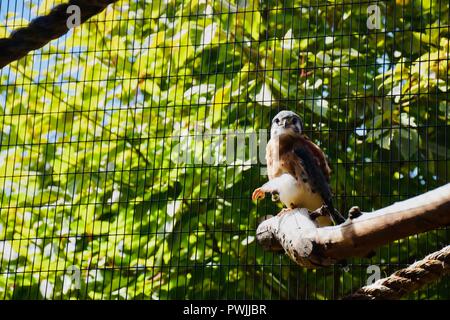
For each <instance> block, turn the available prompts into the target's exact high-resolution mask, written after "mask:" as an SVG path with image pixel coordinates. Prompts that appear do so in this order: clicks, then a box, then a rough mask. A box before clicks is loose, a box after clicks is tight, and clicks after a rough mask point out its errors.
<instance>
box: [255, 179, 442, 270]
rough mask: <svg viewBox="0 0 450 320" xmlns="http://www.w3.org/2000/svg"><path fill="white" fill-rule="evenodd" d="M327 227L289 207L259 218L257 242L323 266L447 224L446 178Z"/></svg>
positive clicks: (304, 262) (299, 260)
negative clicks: (420, 191)
mask: <svg viewBox="0 0 450 320" xmlns="http://www.w3.org/2000/svg"><path fill="white" fill-rule="evenodd" d="M351 211H352V212H351V215H350V216H352V217H353V219H351V218H349V219H347V220H346V221H345V222H344V223H343V224H340V225H338V226H332V227H322V228H318V227H317V225H316V223H315V222H314V221H313V220H312V219H311V218H310V213H309V212H308V211H307V210H306V209H294V210H291V211H290V212H289V211H288V212H286V213H283V214H281V215H278V216H275V217H272V218H270V219H268V220H266V221H264V222H262V223H261V224H260V225H259V226H258V229H257V232H256V237H257V241H258V243H259V244H260V245H262V247H263V248H264V249H266V250H269V251H277V250H280V249H283V250H284V251H285V252H286V254H287V255H288V256H289V257H290V258H291V259H292V260H293V261H295V262H296V263H297V264H299V265H301V266H304V267H309V268H316V267H323V266H329V265H331V264H333V263H336V262H337V261H340V260H343V259H346V258H350V257H366V256H367V255H368V254H369V253H370V252H371V251H373V249H375V248H377V247H379V246H382V245H385V244H387V243H389V242H392V241H395V240H398V239H402V238H405V237H408V236H411V235H414V234H418V233H422V232H426V231H429V230H433V229H437V228H440V227H443V226H446V225H449V224H450V183H449V184H447V185H444V186H442V187H440V188H437V189H435V190H433V191H429V192H427V193H424V194H422V195H419V196H417V197H414V198H411V199H408V200H405V201H401V202H397V203H395V204H393V205H391V206H388V207H386V208H383V209H379V210H376V211H373V212H370V213H362V215H360V214H359V213H358V212H357V211H358V210H355V208H352V210H351Z"/></svg>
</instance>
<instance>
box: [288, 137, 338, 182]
mask: <svg viewBox="0 0 450 320" xmlns="http://www.w3.org/2000/svg"><path fill="white" fill-rule="evenodd" d="M296 145H298V146H303V147H304V148H306V150H308V151H309V152H310V153H311V154H312V155H313V157H314V159H315V162H316V163H317V165H318V166H319V168H320V169H321V171H322V173H323V174H324V176H325V178H326V179H327V181H328V182H329V181H330V175H331V169H330V166H329V165H328V161H327V158H326V156H325V153H323V151H322V149H320V148H319V146H318V145H316V144H315V143H314V142H312V141H311V140H310V139H309V138H308V137H307V136H305V135H303V136H301V137H300V139H299V140H298V141H297V143H296Z"/></svg>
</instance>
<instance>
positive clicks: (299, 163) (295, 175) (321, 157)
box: [252, 111, 343, 225]
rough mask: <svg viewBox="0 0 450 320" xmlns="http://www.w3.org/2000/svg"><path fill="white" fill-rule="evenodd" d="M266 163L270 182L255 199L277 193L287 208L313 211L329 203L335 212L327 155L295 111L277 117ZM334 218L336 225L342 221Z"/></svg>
mask: <svg viewBox="0 0 450 320" xmlns="http://www.w3.org/2000/svg"><path fill="white" fill-rule="evenodd" d="M266 161H267V173H268V176H269V182H267V183H266V184H264V185H263V186H262V187H261V188H258V189H256V190H255V191H254V193H253V196H252V198H253V199H258V198H263V197H264V193H266V192H270V193H272V194H278V195H279V199H280V200H281V202H282V203H283V204H284V205H285V206H286V207H288V208H307V209H308V210H310V211H313V210H316V209H318V208H319V207H321V206H322V205H323V204H326V205H327V206H328V208H329V209H330V211H331V212H332V213H334V212H335V210H334V207H333V204H332V194H331V189H330V186H329V181H330V174H331V170H330V167H329V166H328V162H327V160H326V158H325V154H324V153H323V151H322V150H321V149H320V148H319V147H318V146H317V145H316V144H315V143H314V142H312V141H311V140H310V139H309V138H308V137H307V136H306V135H305V134H303V125H302V121H301V119H300V117H299V116H298V115H297V114H295V113H294V112H292V111H281V112H280V113H278V114H277V115H276V116H275V117H274V119H273V121H272V128H271V139H270V141H269V142H268V144H267V148H266ZM333 218H334V220H335V222H342V220H343V218H342V216H340V215H339V214H338V213H335V214H333ZM336 220H337V221H336ZM319 223H320V224H321V225H329V224H331V220H330V219H322V221H319Z"/></svg>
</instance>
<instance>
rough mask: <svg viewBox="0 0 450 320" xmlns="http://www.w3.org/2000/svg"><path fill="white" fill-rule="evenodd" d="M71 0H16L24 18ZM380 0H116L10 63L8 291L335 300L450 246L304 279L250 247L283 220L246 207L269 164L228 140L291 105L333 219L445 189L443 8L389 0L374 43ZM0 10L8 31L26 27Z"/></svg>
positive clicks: (5, 94)
mask: <svg viewBox="0 0 450 320" xmlns="http://www.w3.org/2000/svg"><path fill="white" fill-rule="evenodd" d="M61 2H63V1H50V0H47V1H40V2H39V5H37V4H36V2H35V1H25V3H26V4H29V6H30V8H31V10H32V11H31V12H32V13H33V15H32V16H35V15H38V14H45V13H46V12H48V10H49V9H50V8H51V7H53V6H54V5H55V4H57V3H61ZM6 3H8V1H6ZM369 5H370V3H367V2H361V3H359V2H355V1H352V2H350V1H345V0H329V1H324V0H285V1H281V2H280V1H275V0H264V1H257V0H247V1H240V0H236V2H235V1H234V0H231V1H230V2H229V1H226V0H193V1H179V0H168V1H162V0H155V1H141V0H139V1H120V2H118V3H117V4H115V5H113V6H111V7H109V8H108V9H107V10H106V11H105V12H103V13H102V14H100V15H99V16H97V17H94V18H93V19H91V20H90V21H89V22H87V23H85V24H83V25H82V26H80V27H77V28H75V29H73V30H72V31H71V32H70V33H69V34H68V35H67V36H65V37H63V38H61V39H58V40H55V41H53V42H52V43H50V44H49V45H47V46H46V47H44V48H43V49H41V50H37V51H36V52H34V53H31V54H30V55H28V56H27V57H25V58H23V59H21V60H20V61H18V62H15V63H12V64H11V65H10V66H8V67H6V68H4V69H3V70H1V71H0V144H1V146H0V194H1V197H0V206H1V209H0V296H1V297H3V298H6V299H11V298H21V299H24V298H53V299H69V298H82V299H100V298H104V299H105V298H107V299H134V298H136V299H150V298H151V299H170V298H190V299H195V298H262V299H267V298H283V299H284V298H300V299H303V298H315V299H324V298H331V297H339V296H340V295H341V294H344V293H348V292H349V291H350V290H352V289H356V288H358V287H360V286H361V285H363V284H365V280H366V278H367V274H366V268H367V266H368V265H370V264H376V265H380V267H381V268H382V270H383V271H384V272H387V273H390V272H392V271H394V270H396V269H398V268H399V267H402V266H404V265H405V264H408V263H411V262H412V261H414V259H415V258H420V257H422V256H424V255H425V254H426V253H428V252H429V251H431V250H433V249H437V248H440V247H441V246H442V245H443V244H448V231H447V230H446V229H443V230H438V231H436V232H431V233H427V234H424V235H420V236H417V237H412V238H410V239H405V240H402V241H399V242H396V243H394V244H392V245H390V246H388V247H383V248H381V249H380V250H378V252H377V255H376V256H375V257H374V258H372V260H369V259H362V260H359V259H358V260H354V261H353V263H350V265H349V268H350V270H348V271H345V270H341V269H340V268H339V267H338V266H336V267H333V268H328V269H320V270H313V271H311V270H309V271H308V270H303V269H300V268H298V267H297V266H294V265H292V263H290V262H289V261H288V259H286V258H285V257H284V256H283V255H279V254H269V253H264V252H263V251H262V250H261V248H259V247H258V246H257V245H256V244H255V240H254V239H255V237H254V236H255V228H256V225H257V222H258V218H259V217H260V216H262V215H264V214H273V213H275V212H277V210H278V209H279V208H278V207H277V205H276V204H274V203H271V202H270V201H269V200H265V201H262V202H260V203H258V204H256V203H252V202H251V199H250V195H251V192H252V191H253V189H254V188H256V187H257V186H260V185H261V183H263V182H264V181H265V180H266V179H267V177H265V176H264V175H261V172H263V171H261V169H262V168H264V163H262V161H263V159H261V158H258V159H254V158H252V159H232V161H228V160H230V159H227V161H219V160H220V159H222V158H223V157H224V154H225V150H226V141H225V139H219V137H221V136H222V137H223V136H224V134H225V133H226V132H229V131H233V132H235V131H238V132H243V133H251V132H256V131H258V130H266V129H267V128H268V127H269V126H270V120H271V117H272V116H273V115H274V114H275V113H276V112H277V111H278V110H280V109H290V110H294V111H296V112H297V113H298V114H299V115H301V117H302V118H303V119H304V124H305V130H306V131H307V133H308V135H310V136H311V137H312V139H313V140H314V141H315V142H316V143H318V144H319V145H320V146H321V148H322V149H323V150H324V151H325V152H326V153H327V155H328V157H329V160H330V164H331V167H332V168H333V172H334V173H333V176H332V181H331V182H332V187H333V190H334V193H335V196H336V200H335V201H336V203H337V207H338V208H339V210H341V211H342V212H345V211H346V209H348V208H350V207H351V206H353V205H359V206H360V207H361V208H362V209H363V210H366V211H367V210H372V209H374V208H379V207H382V206H385V205H388V204H391V203H393V202H394V201H397V200H400V199H405V198H408V197H410V196H413V195H416V194H420V193H422V192H424V191H426V190H429V189H432V188H434V187H437V186H439V185H442V184H444V183H447V182H448V177H449V171H450V161H449V142H448V137H449V134H450V132H449V126H448V125H449V122H450V120H449V110H450V109H449V96H448V90H449V74H450V73H449V72H450V71H449V62H448V61H449V51H450V46H449V37H450V32H449V17H450V16H449V14H450V13H449V3H448V1H444V0H420V1H419V0H397V1H385V2H378V5H379V8H380V13H381V19H382V20H381V29H378V30H377V29H375V30H370V29H368V27H367V19H368V12H367V8H368V6H369ZM2 6H3V3H2ZM9 10H10V11H12V12H10V13H9V14H8V15H7V16H6V17H4V20H3V21H0V36H7V35H8V34H9V33H10V32H11V31H12V30H13V29H15V28H17V26H19V25H20V24H22V23H24V22H26V20H29V19H30V18H32V17H28V16H25V15H24V14H23V12H25V11H27V10H25V9H24V10H16V11H14V8H12V7H9ZM260 143H261V141H260ZM247 144H248V141H247V143H244V144H239V143H238V144H237V146H236V148H237V150H242V149H243V148H244V147H245V146H246V145H247ZM244 152H245V151H244ZM247 153H248V150H247ZM220 157H222V158H220ZM72 266H74V267H75V268H76V269H78V270H80V275H81V281H80V288H77V286H76V282H74V281H72V280H73V277H72V273H73V272H70V271H68V270H72V269H71V268H74V267H72ZM415 297H418V298H425V297H428V298H449V291H448V286H447V289H445V286H444V282H443V284H442V285H441V286H435V287H430V288H429V289H428V290H427V291H424V292H419V293H418V294H417V295H416V296H415Z"/></svg>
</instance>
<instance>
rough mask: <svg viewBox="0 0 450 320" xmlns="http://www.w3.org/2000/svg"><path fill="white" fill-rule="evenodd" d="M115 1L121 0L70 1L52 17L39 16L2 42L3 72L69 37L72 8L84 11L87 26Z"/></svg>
mask: <svg viewBox="0 0 450 320" xmlns="http://www.w3.org/2000/svg"><path fill="white" fill-rule="evenodd" d="M114 2H117V0H70V1H69V2H68V3H64V4H60V5H58V6H56V7H54V8H53V9H52V10H51V11H50V13H49V14H48V15H45V16H41V17H37V18H36V19H34V20H33V21H31V22H30V24H29V25H28V26H27V27H24V28H20V29H18V30H14V31H13V32H12V33H11V35H10V37H9V38H4V39H0V69H1V68H3V67H4V66H6V65H7V64H9V63H11V62H13V61H16V60H19V59H20V58H22V57H24V56H26V55H27V54H28V53H29V52H30V51H32V50H36V49H39V48H42V47H43V46H45V45H46V44H47V43H48V42H50V41H51V40H54V39H57V38H59V37H61V36H63V35H64V34H66V33H67V32H68V31H69V29H68V27H67V20H68V19H69V17H70V13H67V8H68V7H69V6H71V5H76V6H78V7H79V8H80V13H81V17H80V20H81V23H83V22H85V21H87V20H88V19H89V18H91V17H93V16H95V15H97V14H99V13H100V12H102V11H103V10H104V9H105V8H106V7H107V6H108V5H109V4H111V3H114Z"/></svg>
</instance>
